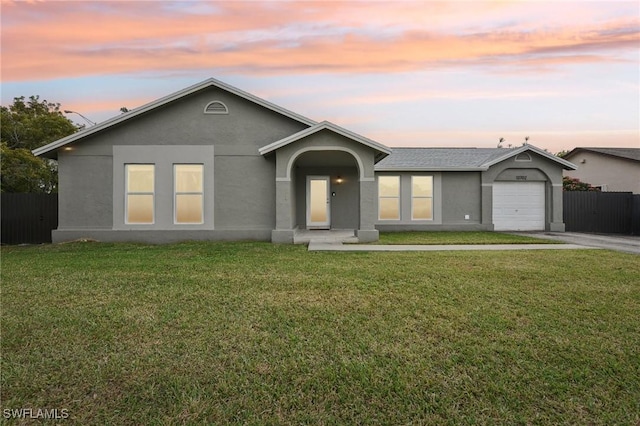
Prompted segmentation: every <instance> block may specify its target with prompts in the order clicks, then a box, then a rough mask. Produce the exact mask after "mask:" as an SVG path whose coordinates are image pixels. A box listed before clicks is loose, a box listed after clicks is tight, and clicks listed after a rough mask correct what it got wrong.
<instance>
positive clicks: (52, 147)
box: [32, 78, 316, 158]
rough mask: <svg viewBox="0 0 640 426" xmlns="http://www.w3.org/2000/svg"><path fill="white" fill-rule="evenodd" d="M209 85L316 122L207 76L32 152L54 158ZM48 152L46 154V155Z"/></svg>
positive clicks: (311, 124) (284, 112)
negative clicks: (72, 145) (61, 151)
mask: <svg viewBox="0 0 640 426" xmlns="http://www.w3.org/2000/svg"><path fill="white" fill-rule="evenodd" d="M209 87H218V88H220V89H222V90H225V91H227V92H229V93H232V94H234V95H237V96H240V97H241V98H244V99H247V100H249V101H251V102H253V103H255V104H258V105H260V106H263V107H265V108H267V109H270V110H272V111H275V112H277V113H279V114H282V115H284V116H286V117H289V118H292V119H294V120H296V121H299V122H301V123H304V124H307V125H309V126H313V125H315V124H316V121H314V120H311V119H310V118H307V117H304V116H302V115H300V114H297V113H295V112H292V111H289V110H288V109H285V108H282V107H280V106H278V105H276V104H273V103H271V102H268V101H266V100H264V99H261V98H259V97H257V96H254V95H252V94H251V93H247V92H245V91H243V90H240V89H238V88H236V87H233V86H231V85H229V84H226V83H223V82H222V81H219V80H216V79H215V78H209V79H207V80H204V81H203V82H201V83H198V84H194V85H193V86H190V87H187V88H186V89H182V90H179V91H177V92H175V93H172V94H170V95H167V96H165V97H163V98H160V99H157V100H155V101H153V102H150V103H148V104H145V105H142V106H141V107H138V108H135V109H132V110H130V111H129V112H127V113H124V114H121V115H118V116H116V117H113V118H110V119H109V120H106V121H103V122H102V123H98V124H96V125H94V126H91V127H87V128H85V129H83V130H81V131H79V132H77V133H74V134H72V135H69V136H67V137H65V138H62V139H58V140H57V141H54V142H51V143H50V144H48V145H45V146H42V147H40V148H37V149H34V150H33V151H32V152H33V154H34V155H37V156H38V155H42V156H45V157H49V158H56V156H57V153H56V150H58V149H59V148H62V147H64V146H65V145H68V144H70V143H72V142H77V141H78V140H80V139H83V138H85V137H87V136H90V135H93V134H96V133H99V132H101V131H103V130H106V129H108V128H110V127H112V126H114V125H116V124H119V123H122V122H124V121H128V120H131V119H132V118H134V117H137V116H139V115H141V114H144V113H146V112H149V111H151V110H153V109H156V108H159V107H161V106H163V105H166V104H168V103H171V102H174V101H176V100H178V99H181V98H183V97H185V96H188V95H191V94H193V93H196V92H199V91H201V90H204V89H207V88H209ZM47 154H48V155H47Z"/></svg>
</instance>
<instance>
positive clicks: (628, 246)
mask: <svg viewBox="0 0 640 426" xmlns="http://www.w3.org/2000/svg"><path fill="white" fill-rule="evenodd" d="M514 234H516V235H523V236H527V237H534V238H541V239H546V240H555V241H562V242H564V243H568V244H579V245H582V246H590V247H598V248H603V249H609V250H615V251H621V252H624V253H633V254H640V237H639V236H631V235H621V234H586V233H582V232H518V233H515V232H514Z"/></svg>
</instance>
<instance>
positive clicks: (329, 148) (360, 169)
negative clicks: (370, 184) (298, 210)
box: [276, 146, 366, 181]
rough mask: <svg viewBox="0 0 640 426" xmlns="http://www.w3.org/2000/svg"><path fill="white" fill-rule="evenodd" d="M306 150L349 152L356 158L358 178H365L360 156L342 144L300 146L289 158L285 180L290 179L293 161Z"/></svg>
mask: <svg viewBox="0 0 640 426" xmlns="http://www.w3.org/2000/svg"><path fill="white" fill-rule="evenodd" d="M308 151H344V152H348V153H349V154H351V155H353V157H354V158H355V159H356V163H358V173H359V175H360V176H359V178H360V180H361V181H362V180H364V179H366V178H365V177H364V166H363V163H362V159H360V156H359V155H358V154H357V153H356V152H355V151H354V150H352V149H350V148H345V147H342V146H308V147H305V148H300V149H299V150H297V151H296V152H295V153H294V154H293V155H292V156H291V158H289V163H287V176H286V177H285V178H284V179H286V181H290V180H291V169H292V168H293V163H294V162H295V161H296V159H297V158H298V157H299V156H300V155H302V154H304V153H305V152H308ZM278 179H283V178H282V177H281V178H276V180H278Z"/></svg>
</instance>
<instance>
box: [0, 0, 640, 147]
mask: <svg viewBox="0 0 640 426" xmlns="http://www.w3.org/2000/svg"><path fill="white" fill-rule="evenodd" d="M1 4H2V9H1V15H2V34H1V35H2V47H1V59H2V76H1V78H2V105H5V106H6V105H9V104H10V103H11V102H12V100H13V98H14V97H16V96H30V95H40V97H41V99H46V100H49V101H52V102H59V103H61V104H62V108H63V109H70V110H74V111H78V112H80V113H82V114H84V115H85V116H87V117H89V118H90V119H91V120H93V121H103V120H105V119H107V118H110V117H112V116H114V115H118V114H119V109H120V107H123V106H126V107H128V108H130V109H132V108H134V107H138V106H140V105H143V104H145V103H147V102H150V101H153V100H155V99H157V98H159V97H162V96H164V95H167V94H170V93H172V92H175V91H177V90H180V89H183V88H185V87H187V86H190V85H192V84H196V83H198V82H200V81H202V80H205V79H207V78H209V77H214V78H217V79H219V80H222V81H224V82H226V83H229V84H231V85H234V86H236V87H238V88H240V89H242V90H245V91H247V92H250V93H252V94H254V95H256V96H259V97H261V98H264V99H266V100H268V101H271V102H274V103H276V104H278V105H280V106H283V107H285V108H288V109H290V110H292V111H294V112H297V113H299V114H302V115H305V116H307V117H309V118H311V119H314V120H317V121H321V120H329V121H331V122H334V123H335V124H338V125H340V126H343V127H346V128H348V129H349V130H352V131H355V132H357V133H360V134H362V135H364V136H367V137H369V138H371V139H374V140H376V141H378V142H380V143H383V144H385V145H388V146H390V147H394V146H426V147H443V146H451V147H456V146H477V147H495V146H497V143H498V140H499V139H500V138H501V137H503V138H505V140H506V142H505V144H504V145H505V147H506V146H507V145H509V144H512V145H514V146H519V145H521V144H522V143H523V142H524V138H525V137H526V136H529V138H530V140H529V143H531V144H533V145H536V146H538V147H540V148H543V149H548V150H549V151H551V152H558V151H561V150H566V149H572V148H574V147H576V146H615V147H640V2H638V1H631V2H615V1H600V2H597V1H596V2H594V1H577V2H566V1H553V2H542V1H509V0H504V1H493V2H481V1H440V2H430V1H407V2H399V1H344V2H338V1H335V2H334V1H324V2H301V1H300V2H294V1H276V2H266V1H265V2H259V1H254V2H248V1H234V2H208V1H182V2H171V1H108V2H100V1H55V0H53V1H24V2H23V1H5V0H2V3H1ZM69 118H71V119H73V120H74V121H77V122H79V123H82V120H81V119H80V118H79V117H78V116H76V115H70V116H69Z"/></svg>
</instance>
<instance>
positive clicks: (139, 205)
mask: <svg viewBox="0 0 640 426" xmlns="http://www.w3.org/2000/svg"><path fill="white" fill-rule="evenodd" d="M125 169H126V173H125V175H126V180H127V181H126V188H127V191H126V198H125V223H127V224H152V223H153V221H154V204H155V203H154V201H155V166H154V165H153V164H126V165H125Z"/></svg>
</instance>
